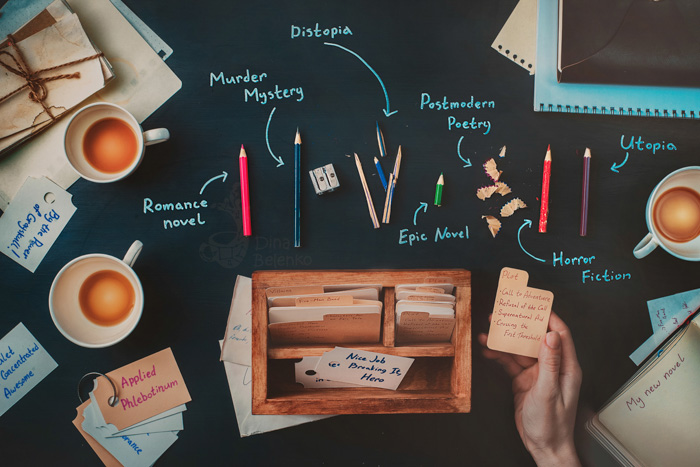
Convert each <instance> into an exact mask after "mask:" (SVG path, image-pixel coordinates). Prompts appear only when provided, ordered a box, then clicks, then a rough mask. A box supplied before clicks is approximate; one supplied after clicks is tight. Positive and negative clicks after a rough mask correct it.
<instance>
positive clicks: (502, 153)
mask: <svg viewBox="0 0 700 467" xmlns="http://www.w3.org/2000/svg"><path fill="white" fill-rule="evenodd" d="M498 157H506V147H505V146H503V147H502V148H501V152H499V153H498Z"/></svg>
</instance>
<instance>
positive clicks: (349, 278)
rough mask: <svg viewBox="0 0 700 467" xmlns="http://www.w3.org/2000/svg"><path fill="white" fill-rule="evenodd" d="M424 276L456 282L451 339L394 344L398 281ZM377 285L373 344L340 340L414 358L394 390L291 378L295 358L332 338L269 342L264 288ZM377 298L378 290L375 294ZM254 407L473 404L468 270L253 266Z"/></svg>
mask: <svg viewBox="0 0 700 467" xmlns="http://www.w3.org/2000/svg"><path fill="white" fill-rule="evenodd" d="M429 277H442V278H446V279H449V282H450V283H452V284H454V285H455V296H456V309H455V316H456V324H455V328H454V331H453V333H452V339H451V341H450V342H444V343H435V344H417V345H396V343H395V338H394V337H395V333H394V330H395V315H394V309H395V298H394V287H395V286H396V285H397V284H417V283H422V282H424V281H425V279H426V278H429ZM332 284H381V285H382V286H383V288H384V289H383V302H384V310H383V313H384V315H383V320H382V331H381V337H380V342H379V343H377V344H369V345H368V344H357V345H352V344H343V345H342V347H350V348H356V349H361V350H367V351H370V352H379V353H384V354H390V355H399V356H403V357H412V358H414V359H415V361H414V362H413V365H412V366H411V368H410V370H409V371H408V373H407V374H406V377H405V378H404V380H403V381H402V382H401V385H400V386H399V388H398V389H397V390H396V391H392V390H389V389H380V388H339V389H307V388H304V387H303V386H302V385H301V384H297V383H296V381H295V377H294V363H295V361H299V360H300V359H301V358H302V357H305V356H320V355H322V354H323V353H324V352H327V351H330V350H333V348H334V347H335V346H334V345H275V344H274V343H272V342H271V341H270V339H269V333H268V309H267V297H266V294H265V290H266V289H267V288H269V287H285V286H291V285H332ZM380 299H381V297H380ZM252 313H253V316H252V322H253V342H252V345H253V357H252V365H253V381H252V384H253V413H254V414H277V415H280V414H360V413H364V414H374V413H449V412H469V411H470V409H471V378H472V354H471V351H472V342H471V274H470V272H469V271H466V270H464V269H446V270H436V269H423V270H364V271H360V270H355V271H351V270H348V271H333V270H324V271H320V270H319V271H257V272H254V273H253V311H252Z"/></svg>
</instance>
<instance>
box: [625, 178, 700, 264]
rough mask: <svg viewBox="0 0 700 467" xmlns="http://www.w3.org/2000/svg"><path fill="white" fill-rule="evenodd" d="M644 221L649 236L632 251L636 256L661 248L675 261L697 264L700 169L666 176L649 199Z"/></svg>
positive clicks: (699, 222) (699, 253)
mask: <svg viewBox="0 0 700 467" xmlns="http://www.w3.org/2000/svg"><path fill="white" fill-rule="evenodd" d="M646 218H647V227H648V228H649V233H648V234H647V235H646V237H644V239H643V240H642V241H641V242H639V244H638V245H637V246H636V247H635V248H634V256H635V257H637V258H643V257H645V256H646V255H648V254H649V253H651V252H652V251H653V250H654V249H655V248H656V247H657V246H659V245H660V246H661V247H662V248H663V249H664V250H666V251H668V252H669V253H671V254H672V255H674V256H676V257H677V258H680V259H684V260H688V261H700V167H685V168H682V169H679V170H676V171H675V172H673V173H671V174H669V175H668V176H666V177H665V178H664V179H663V180H662V181H661V182H660V183H659V184H658V185H657V186H656V188H654V191H652V193H651V195H650V196H649V201H648V203H647V209H646Z"/></svg>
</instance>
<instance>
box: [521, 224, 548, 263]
mask: <svg viewBox="0 0 700 467" xmlns="http://www.w3.org/2000/svg"><path fill="white" fill-rule="evenodd" d="M525 226H527V227H528V228H532V221H531V220H530V219H525V222H523V225H521V226H520V228H519V229H518V244H520V249H521V250H523V251H524V252H525V253H526V254H527V255H528V256H530V257H531V258H533V259H536V260H537V261H541V262H543V263H544V262H545V261H544V260H543V259H541V258H538V257H537V256H533V255H531V254H530V253H528V251H527V250H525V248H523V243H522V242H521V241H520V231H521V230H523V227H525Z"/></svg>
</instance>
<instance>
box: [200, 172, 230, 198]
mask: <svg viewBox="0 0 700 467" xmlns="http://www.w3.org/2000/svg"><path fill="white" fill-rule="evenodd" d="M226 177H228V172H226V171H225V170H224V171H223V173H222V174H221V175H217V176H216V177H212V178H210V179H209V180H207V183H205V184H204V185H202V189H201V190H199V194H200V195H201V194H202V193H204V189H205V188H206V187H207V185H209V184H210V183H211V182H213V181H214V180H216V179H217V178H223V180H221V181H222V182H225V181H226Z"/></svg>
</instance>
